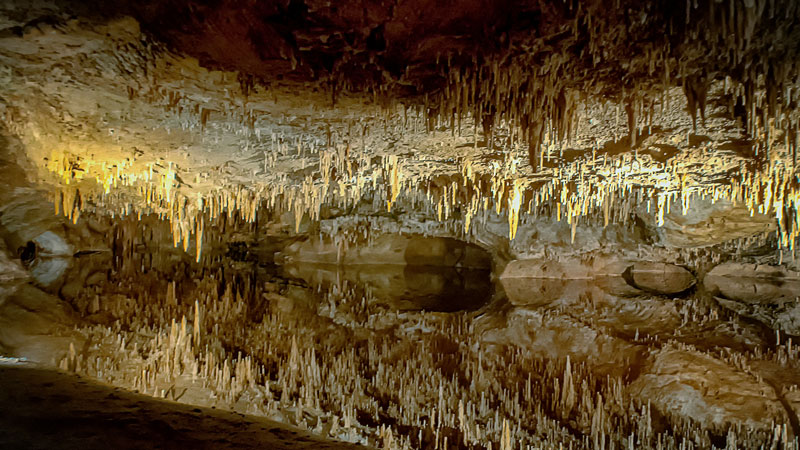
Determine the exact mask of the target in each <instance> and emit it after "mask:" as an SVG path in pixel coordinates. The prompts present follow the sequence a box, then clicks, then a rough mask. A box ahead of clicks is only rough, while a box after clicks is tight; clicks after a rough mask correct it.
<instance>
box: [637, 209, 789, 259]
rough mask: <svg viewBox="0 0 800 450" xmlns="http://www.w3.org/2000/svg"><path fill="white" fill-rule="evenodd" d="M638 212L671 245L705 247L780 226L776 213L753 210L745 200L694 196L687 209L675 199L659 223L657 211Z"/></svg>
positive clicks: (662, 239)
mask: <svg viewBox="0 0 800 450" xmlns="http://www.w3.org/2000/svg"><path fill="white" fill-rule="evenodd" d="M638 216H639V218H640V219H642V221H643V222H644V223H645V224H647V226H648V227H649V228H651V229H653V230H655V233H656V234H657V236H658V238H659V240H660V241H661V243H663V244H664V245H666V246H669V247H683V248H692V247H705V246H709V245H716V244H720V243H722V242H726V241H730V240H733V239H738V238H743V237H747V236H753V235H756V234H760V233H766V232H769V231H772V230H774V229H775V228H777V225H776V221H775V216H774V215H767V214H758V213H756V214H750V211H749V210H748V209H747V206H745V205H744V204H742V203H738V204H733V202H731V201H728V200H722V199H718V200H716V201H712V200H711V199H710V198H701V197H698V196H693V198H692V200H691V202H690V206H689V208H688V209H687V210H686V211H681V207H680V203H678V202H675V203H673V204H672V207H671V208H670V212H668V213H665V214H664V223H663V224H662V225H661V226H658V224H657V223H656V215H655V214H653V213H652V212H648V211H647V210H646V208H645V207H641V208H640V209H639V211H638Z"/></svg>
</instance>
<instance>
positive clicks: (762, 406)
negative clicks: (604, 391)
mask: <svg viewBox="0 0 800 450" xmlns="http://www.w3.org/2000/svg"><path fill="white" fill-rule="evenodd" d="M629 389H630V392H631V394H632V395H633V396H634V397H635V398H638V399H639V401H641V402H643V403H647V402H651V403H652V404H653V406H655V407H656V408H658V409H659V410H660V411H661V412H663V413H668V414H672V415H676V416H679V417H684V418H687V419H689V418H691V419H693V420H696V421H697V422H699V423H700V424H701V426H702V427H704V428H710V429H717V430H721V429H724V428H726V427H728V426H730V425H742V426H745V427H751V428H755V429H761V430H766V431H769V430H771V429H772V424H773V423H774V422H777V423H784V422H786V419H787V418H786V411H785V409H784V408H783V406H782V405H781V402H780V400H779V399H778V397H777V395H776V394H775V390H774V389H773V388H772V387H771V386H769V385H768V384H766V383H765V382H764V381H762V380H759V379H756V378H755V377H754V376H752V375H749V374H747V373H746V372H744V371H742V370H740V369H737V368H735V367H732V366H730V365H728V364H726V363H725V362H723V361H721V360H719V359H716V358H714V357H712V356H709V355H706V354H703V353H700V352H697V351H692V350H683V349H677V348H672V347H666V348H664V349H663V350H661V351H659V352H658V353H657V354H656V355H655V357H654V359H653V363H652V365H651V366H650V367H649V368H648V369H646V370H645V371H644V373H643V374H642V375H640V376H639V377H638V378H637V379H636V380H635V381H634V382H633V383H632V384H631V385H630V387H629Z"/></svg>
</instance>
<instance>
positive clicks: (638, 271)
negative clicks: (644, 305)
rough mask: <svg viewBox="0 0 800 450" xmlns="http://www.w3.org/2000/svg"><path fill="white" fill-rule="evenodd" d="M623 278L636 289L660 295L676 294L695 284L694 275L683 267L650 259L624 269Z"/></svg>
mask: <svg viewBox="0 0 800 450" xmlns="http://www.w3.org/2000/svg"><path fill="white" fill-rule="evenodd" d="M623 278H624V279H625V280H626V281H627V282H628V284H630V285H631V286H633V287H635V288H637V289H641V290H643V291H647V292H651V293H654V294H661V295H671V294H678V293H681V292H684V291H686V290H688V289H689V288H691V287H692V286H694V284H695V278H694V275H692V273H691V272H689V271H688V270H686V269H685V268H683V267H681V266H676V265H675V264H666V263H660V262H652V261H640V262H636V263H634V264H633V265H631V266H629V267H628V268H627V269H625V272H623Z"/></svg>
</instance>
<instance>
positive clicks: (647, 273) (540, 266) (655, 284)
mask: <svg viewBox="0 0 800 450" xmlns="http://www.w3.org/2000/svg"><path fill="white" fill-rule="evenodd" d="M500 281H501V283H502V284H503V287H504V289H505V291H506V294H507V295H508V297H509V299H510V300H511V301H512V303H515V304H519V305H546V304H552V303H554V302H559V303H563V302H571V301H576V300H577V299H580V298H582V297H583V298H586V297H591V298H600V297H602V296H603V295H604V293H605V294H610V295H612V296H621V297H626V296H628V297H630V296H636V295H642V294H646V293H650V294H653V293H655V294H661V295H671V294H677V293H681V292H684V291H686V290H688V289H689V288H691V287H692V286H694V284H695V278H694V276H693V275H692V274H691V272H689V271H688V270H686V269H685V268H683V267H680V266H676V265H674V264H668V263H661V262H651V261H629V260H624V259H621V258H615V257H594V258H591V259H581V258H564V259H559V260H550V259H529V260H516V261H511V262H510V263H509V264H508V265H507V266H506V268H505V270H504V271H503V274H502V275H501V276H500Z"/></svg>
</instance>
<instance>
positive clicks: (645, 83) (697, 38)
mask: <svg viewBox="0 0 800 450" xmlns="http://www.w3.org/2000/svg"><path fill="white" fill-rule="evenodd" d="M71 7H72V8H73V10H74V11H76V12H77V14H81V15H83V14H88V13H89V12H91V14H93V15H96V14H100V15H102V16H113V15H120V14H130V15H133V16H134V17H136V18H137V19H138V20H139V21H140V22H141V23H142V26H143V28H144V29H145V30H146V31H149V32H150V33H152V34H153V35H154V36H156V37H157V38H159V39H160V40H162V41H163V42H165V43H166V44H167V45H168V46H169V47H170V48H172V49H173V50H176V51H179V52H182V53H186V54H188V55H191V56H194V57H197V58H198V59H199V60H200V61H201V63H202V64H203V65H205V66H207V67H212V68H221V69H226V70H235V71H239V72H240V74H241V75H240V80H241V85H242V89H243V91H244V92H245V93H246V92H248V91H249V90H252V89H257V88H258V87H259V86H270V85H273V84H276V83H277V84H287V83H288V84H292V83H300V84H302V85H303V86H304V87H310V88H313V89H323V90H326V91H327V92H329V93H330V99H331V101H332V103H335V102H336V99H337V96H338V95H340V94H341V93H350V94H352V93H359V94H362V93H363V94H366V95H368V96H372V97H373V98H374V99H376V100H378V101H381V102H391V101H395V100H399V101H402V102H403V103H406V104H409V105H415V106H418V107H422V108H423V109H424V112H425V113H426V115H427V116H428V117H429V118H430V119H431V120H433V119H444V120H450V121H453V122H454V121H455V120H457V119H460V117H461V116H462V115H466V114H472V115H473V117H478V118H480V121H479V122H481V123H482V125H483V131H484V132H487V133H490V132H491V130H492V127H493V126H495V125H497V124H498V123H499V122H500V121H508V123H512V124H515V125H517V126H519V127H520V129H521V133H522V136H523V137H524V138H527V141H528V142H529V143H530V146H531V150H530V156H531V157H534V156H535V155H536V152H537V151H538V148H539V144H540V142H541V138H542V135H543V133H544V130H545V129H548V127H550V128H549V129H552V130H554V131H555V132H556V133H557V135H558V136H559V137H564V136H565V135H569V134H570V133H571V132H572V131H573V124H572V122H573V116H574V111H575V106H576V104H577V102H579V101H581V100H585V99H586V98H587V97H592V98H594V99H599V100H606V99H607V100H611V101H614V102H618V103H622V104H625V105H627V106H626V107H625V112H626V113H627V116H628V122H629V123H630V124H631V125H630V128H631V133H632V134H634V136H633V137H634V140H633V141H634V142H635V138H636V136H635V133H636V130H634V129H633V128H634V127H635V125H634V124H635V123H637V121H638V119H639V118H640V117H642V116H643V115H647V114H648V111H649V110H651V109H652V108H653V105H654V104H655V103H656V102H657V101H658V100H659V99H660V97H661V96H662V94H663V92H664V91H665V90H666V88H668V87H672V86H682V87H683V88H684V91H685V94H686V96H687V100H688V109H689V112H690V113H691V115H692V117H693V119H695V120H704V119H705V117H704V114H703V112H704V110H705V103H706V93H707V90H708V88H709V85H710V83H711V82H712V81H714V80H722V79H725V78H726V77H729V80H730V82H731V83H735V85H736V86H737V89H734V90H733V92H732V94H731V96H730V99H729V102H730V105H729V106H730V107H729V113H730V114H731V116H734V115H737V116H738V117H740V118H741V119H743V123H744V126H745V128H746V129H747V130H748V131H749V132H751V133H752V134H756V133H757V132H758V128H759V126H760V127H762V128H768V127H765V126H764V124H765V123H766V121H767V120H768V119H769V118H775V119H776V120H777V122H776V127H777V128H780V129H784V130H786V132H787V134H789V135H790V137H791V140H792V141H793V140H794V139H795V138H796V130H797V117H796V115H794V114H786V111H787V110H788V111H794V110H795V109H796V106H797V101H796V99H795V98H791V95H790V91H789V90H788V88H789V87H791V86H794V85H796V82H797V76H798V62H799V61H800V20H798V18H799V17H800V3H798V2H796V1H794V0H731V1H716V0H711V1H707V0H705V1H704V0H701V1H697V0H689V1H687V2H676V1H671V0H660V1H647V2H639V1H629V0H615V1H614V2H613V3H612V4H609V2H607V1H577V0H571V1H545V0H537V1H525V0H503V1H485V0H484V1H481V0H454V1H439V0H406V1H395V2H392V1H383V0H378V1H368V0H343V1H321V0H319V1H317V0H289V1H252V0H250V1H246V0H216V1H186V0H145V1H141V2H121V3H119V2H113V3H112V2H99V3H97V4H87V3H86V2H79V3H74V4H72V5H71ZM298 88H299V87H298ZM757 92H764V93H765V95H764V98H763V99H762V98H760V97H758V95H757ZM698 113H699V114H698ZM759 124H760V125H759ZM534 160H535V158H534Z"/></svg>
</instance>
